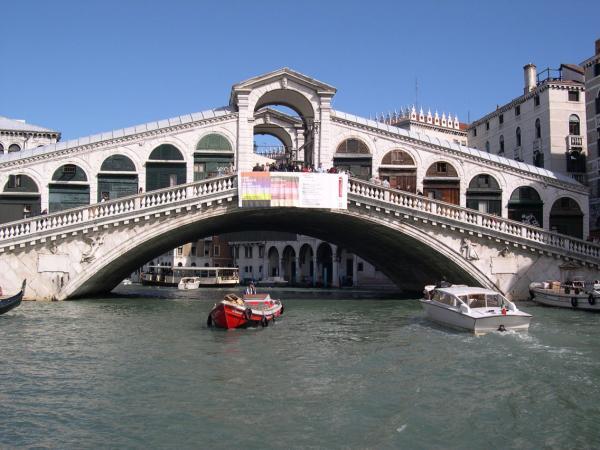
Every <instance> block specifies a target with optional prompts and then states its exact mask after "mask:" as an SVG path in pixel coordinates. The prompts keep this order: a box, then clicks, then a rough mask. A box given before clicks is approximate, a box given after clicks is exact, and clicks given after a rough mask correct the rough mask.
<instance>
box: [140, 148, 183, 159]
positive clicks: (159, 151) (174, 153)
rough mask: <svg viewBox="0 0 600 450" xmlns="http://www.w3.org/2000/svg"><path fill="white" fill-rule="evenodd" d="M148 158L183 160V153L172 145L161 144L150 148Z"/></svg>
mask: <svg viewBox="0 0 600 450" xmlns="http://www.w3.org/2000/svg"><path fill="white" fill-rule="evenodd" d="M148 159H151V160H155V161H156V160H158V161H183V155H182V154H181V152H180V151H179V149H178V148H177V147H175V146H174V145H171V144H162V145H159V146H158V147H156V148H155V149H154V150H152V153H150V158H148Z"/></svg>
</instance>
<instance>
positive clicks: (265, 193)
mask: <svg viewBox="0 0 600 450" xmlns="http://www.w3.org/2000/svg"><path fill="white" fill-rule="evenodd" d="M347 191H348V176H347V175H345V174H341V173H316V172H309V173H306V172H240V173H239V174H238V193H239V202H238V205H239V206H240V207H241V208H246V207H250V208H260V207H266V208H269V207H296V208H328V209H331V208H335V209H347V199H348V195H347Z"/></svg>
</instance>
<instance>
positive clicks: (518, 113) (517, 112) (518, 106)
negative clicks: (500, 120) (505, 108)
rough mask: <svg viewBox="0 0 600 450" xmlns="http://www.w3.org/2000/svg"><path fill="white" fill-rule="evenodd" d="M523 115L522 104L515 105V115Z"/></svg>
mask: <svg viewBox="0 0 600 450" xmlns="http://www.w3.org/2000/svg"><path fill="white" fill-rule="evenodd" d="M520 115H521V105H517V106H515V116H520Z"/></svg>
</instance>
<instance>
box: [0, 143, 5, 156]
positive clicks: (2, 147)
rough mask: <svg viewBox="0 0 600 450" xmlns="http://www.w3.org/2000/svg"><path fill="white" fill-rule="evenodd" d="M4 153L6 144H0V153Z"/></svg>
mask: <svg viewBox="0 0 600 450" xmlns="http://www.w3.org/2000/svg"><path fill="white" fill-rule="evenodd" d="M2 153H4V145H2V144H0V154H2Z"/></svg>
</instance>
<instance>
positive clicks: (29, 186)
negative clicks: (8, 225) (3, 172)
mask: <svg viewBox="0 0 600 450" xmlns="http://www.w3.org/2000/svg"><path fill="white" fill-rule="evenodd" d="M40 205H41V199H40V193H39V189H38V186H37V183H36V182H35V181H34V180H33V179H32V178H31V177H29V176H27V175H23V174H15V175H9V176H8V181H7V182H6V184H5V185H4V190H3V191H2V192H0V223H5V222H12V221H14V220H21V219H26V218H28V217H31V216H37V215H38V214H39V213H40Z"/></svg>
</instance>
